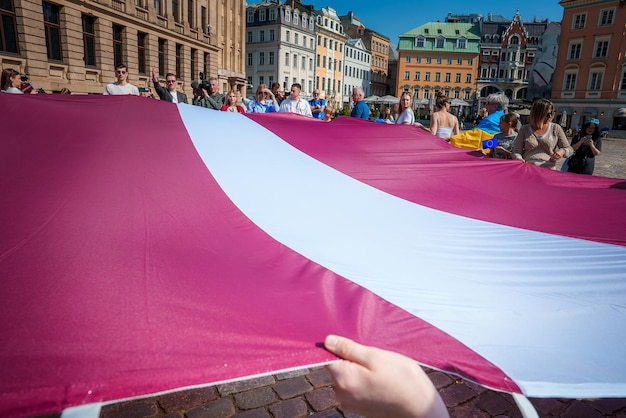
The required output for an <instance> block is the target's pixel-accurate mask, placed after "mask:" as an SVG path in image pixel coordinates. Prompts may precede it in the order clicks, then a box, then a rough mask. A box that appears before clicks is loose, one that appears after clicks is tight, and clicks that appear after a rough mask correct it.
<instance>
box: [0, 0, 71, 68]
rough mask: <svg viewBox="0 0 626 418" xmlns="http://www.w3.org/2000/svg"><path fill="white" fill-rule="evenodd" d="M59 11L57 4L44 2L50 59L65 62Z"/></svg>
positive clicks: (44, 17) (44, 19)
mask: <svg viewBox="0 0 626 418" xmlns="http://www.w3.org/2000/svg"><path fill="white" fill-rule="evenodd" d="M59 11H60V8H59V6H57V5H56V4H52V3H47V2H45V1H44V2H43V21H44V29H45V32H46V48H47V51H48V59H51V60H57V61H61V60H63V51H62V49H61V25H60V19H59V14H60V13H59ZM3 17H4V15H3Z"/></svg>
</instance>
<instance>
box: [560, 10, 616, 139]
mask: <svg viewBox="0 0 626 418" xmlns="http://www.w3.org/2000/svg"><path fill="white" fill-rule="evenodd" d="M561 5H562V6H563V9H564V11H563V20H562V24H561V37H560V40H559V52H558V56H557V62H556V69H555V71H554V76H553V83H552V100H553V101H554V104H555V107H556V111H557V114H560V115H566V117H567V120H566V121H564V122H565V123H564V124H566V125H567V127H571V126H573V127H575V126H578V125H582V124H583V123H585V121H586V120H587V119H589V118H597V119H599V120H600V126H601V127H604V126H608V127H609V128H611V129H613V130H615V131H617V132H619V131H623V133H624V135H623V136H625V137H626V58H625V55H626V39H625V37H624V28H625V27H626V7H625V6H624V4H623V1H617V0H613V1H594V2H587V1H584V2H583V1H580V0H562V1H561ZM563 112H565V113H563Z"/></svg>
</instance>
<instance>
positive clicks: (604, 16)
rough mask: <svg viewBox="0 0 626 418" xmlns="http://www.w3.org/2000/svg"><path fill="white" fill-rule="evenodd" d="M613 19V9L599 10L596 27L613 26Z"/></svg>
mask: <svg viewBox="0 0 626 418" xmlns="http://www.w3.org/2000/svg"><path fill="white" fill-rule="evenodd" d="M614 18H615V8H613V9H603V10H600V21H599V22H598V26H609V25H612V24H613V19H614Z"/></svg>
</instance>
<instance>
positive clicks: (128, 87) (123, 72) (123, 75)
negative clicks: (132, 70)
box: [102, 64, 139, 96]
mask: <svg viewBox="0 0 626 418" xmlns="http://www.w3.org/2000/svg"><path fill="white" fill-rule="evenodd" d="M115 77H116V78H117V81H116V82H114V83H110V84H107V87H106V89H104V93H102V94H118V95H119V94H121V95H127V94H132V95H133V96H139V89H138V88H137V87H136V86H133V85H132V84H130V83H129V82H128V70H127V69H126V66H125V65H124V64H117V65H116V66H115Z"/></svg>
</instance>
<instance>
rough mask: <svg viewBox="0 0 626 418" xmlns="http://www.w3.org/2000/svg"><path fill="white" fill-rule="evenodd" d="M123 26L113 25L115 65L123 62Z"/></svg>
mask: <svg viewBox="0 0 626 418" xmlns="http://www.w3.org/2000/svg"><path fill="white" fill-rule="evenodd" d="M123 34H124V27H123V26H119V25H113V62H114V63H115V65H117V64H121V63H123V62H124V44H123Z"/></svg>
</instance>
